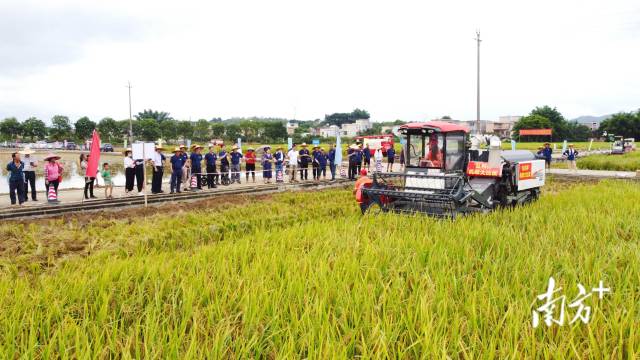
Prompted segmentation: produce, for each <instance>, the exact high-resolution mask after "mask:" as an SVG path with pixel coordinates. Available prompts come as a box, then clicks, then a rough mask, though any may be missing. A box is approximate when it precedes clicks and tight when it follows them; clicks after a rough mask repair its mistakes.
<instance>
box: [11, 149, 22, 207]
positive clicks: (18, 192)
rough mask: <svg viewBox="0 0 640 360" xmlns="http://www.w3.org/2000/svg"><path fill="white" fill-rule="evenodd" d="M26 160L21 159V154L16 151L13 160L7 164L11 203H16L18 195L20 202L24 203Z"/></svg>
mask: <svg viewBox="0 0 640 360" xmlns="http://www.w3.org/2000/svg"><path fill="white" fill-rule="evenodd" d="M23 170H24V162H22V160H20V154H19V153H17V152H15V153H13V154H11V162H10V163H8V164H7V171H8V172H9V198H10V199H11V205H15V204H16V197H17V200H18V204H20V205H22V203H23V202H24V194H25V191H24V173H23Z"/></svg>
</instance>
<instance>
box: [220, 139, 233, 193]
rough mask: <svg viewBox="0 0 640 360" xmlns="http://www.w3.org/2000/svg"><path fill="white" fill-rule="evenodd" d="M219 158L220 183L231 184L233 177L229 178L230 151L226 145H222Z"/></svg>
mask: <svg viewBox="0 0 640 360" xmlns="http://www.w3.org/2000/svg"><path fill="white" fill-rule="evenodd" d="M218 158H219V159H220V183H221V184H223V185H229V183H230V182H231V179H230V178H229V153H228V152H227V147H226V146H224V145H220V152H219V153H218Z"/></svg>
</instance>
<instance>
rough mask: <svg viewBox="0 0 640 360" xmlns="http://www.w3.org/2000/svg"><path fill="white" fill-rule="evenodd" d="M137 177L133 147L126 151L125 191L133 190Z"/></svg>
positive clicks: (127, 192)
mask: <svg viewBox="0 0 640 360" xmlns="http://www.w3.org/2000/svg"><path fill="white" fill-rule="evenodd" d="M135 177H136V163H135V161H133V158H132V157H131V149H127V150H125V151H124V178H125V182H124V191H125V193H126V194H129V193H131V192H132V191H133V180H134V179H135Z"/></svg>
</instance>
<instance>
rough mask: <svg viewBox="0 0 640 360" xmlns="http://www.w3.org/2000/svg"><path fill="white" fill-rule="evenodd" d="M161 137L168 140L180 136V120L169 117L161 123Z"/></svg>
mask: <svg viewBox="0 0 640 360" xmlns="http://www.w3.org/2000/svg"><path fill="white" fill-rule="evenodd" d="M159 126H160V137H161V138H163V139H164V140H166V141H169V140H175V139H177V138H178V122H177V121H175V120H173V119H167V120H164V121H162V122H161V123H160V125H159Z"/></svg>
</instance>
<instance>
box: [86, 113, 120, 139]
mask: <svg viewBox="0 0 640 360" xmlns="http://www.w3.org/2000/svg"><path fill="white" fill-rule="evenodd" d="M76 131H77V130H76ZM98 132H99V133H100V137H101V138H102V139H103V140H106V142H109V143H110V142H113V141H114V140H116V139H117V140H120V138H121V134H120V128H119V127H118V122H117V121H115V120H113V119H112V118H110V117H106V118H103V119H102V120H100V122H99V123H98Z"/></svg>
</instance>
